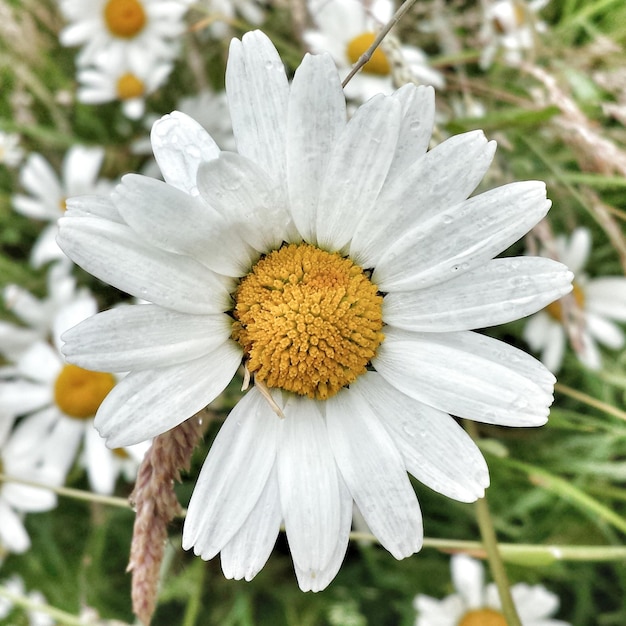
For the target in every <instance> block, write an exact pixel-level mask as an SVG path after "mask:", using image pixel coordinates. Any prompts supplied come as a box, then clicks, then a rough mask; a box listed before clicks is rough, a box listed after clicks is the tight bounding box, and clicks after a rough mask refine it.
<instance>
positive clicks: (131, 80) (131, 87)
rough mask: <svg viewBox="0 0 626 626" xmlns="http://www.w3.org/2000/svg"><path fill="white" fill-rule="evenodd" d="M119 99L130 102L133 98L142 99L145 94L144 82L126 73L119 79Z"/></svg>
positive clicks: (117, 88) (117, 87)
mask: <svg viewBox="0 0 626 626" xmlns="http://www.w3.org/2000/svg"><path fill="white" fill-rule="evenodd" d="M116 91H117V97H118V98H119V99H120V100H130V99H131V98H140V97H141V96H143V94H144V92H145V87H144V84H143V81H142V80H141V79H140V78H137V77H136V76H135V75H134V74H131V73H130V72H126V74H122V75H121V76H120V77H119V78H118V79H117V85H116Z"/></svg>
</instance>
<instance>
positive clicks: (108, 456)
mask: <svg viewBox="0 0 626 626" xmlns="http://www.w3.org/2000/svg"><path fill="white" fill-rule="evenodd" d="M86 426H87V428H86V430H85V447H84V455H85V464H86V466H87V477H88V478H89V486H90V487H91V488H92V489H93V490H94V491H95V492H96V493H101V494H105V495H111V494H112V493H113V490H114V489H115V479H116V478H117V472H116V471H115V463H114V458H113V452H112V451H111V450H109V449H108V448H107V447H106V444H105V442H104V439H102V437H100V435H99V434H98V431H97V430H96V429H95V428H94V427H93V424H88V425H86Z"/></svg>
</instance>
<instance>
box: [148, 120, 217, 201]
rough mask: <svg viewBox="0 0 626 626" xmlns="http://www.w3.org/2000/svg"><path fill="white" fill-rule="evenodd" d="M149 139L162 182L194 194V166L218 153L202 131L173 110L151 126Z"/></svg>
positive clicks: (215, 146) (195, 171) (196, 171)
mask: <svg viewBox="0 0 626 626" xmlns="http://www.w3.org/2000/svg"><path fill="white" fill-rule="evenodd" d="M150 140H151V141H152V150H153V151H154V158H155V159H156V162H157V163H158V165H159V168H160V169H161V173H162V174H163V179H164V180H165V182H166V183H168V184H169V185H172V186H173V187H176V188H177V189H180V190H181V191H184V192H185V193H188V194H191V195H197V193H198V191H197V188H196V177H197V174H198V167H199V166H200V164H201V163H204V162H206V161H210V160H211V159H215V158H217V156H218V155H219V153H220V149H219V148H218V147H217V144H216V143H215V142H214V141H213V139H212V138H211V136H210V135H209V134H208V133H207V132H206V130H205V129H204V128H203V127H202V126H201V125H200V124H198V122H196V121H195V120H193V119H191V118H190V117H189V116H188V115H185V114H184V113H181V112H180V111H173V112H172V113H170V114H169V115H164V116H163V117H162V118H161V119H160V120H157V121H156V122H155V123H154V125H153V126H152V132H151V134H150Z"/></svg>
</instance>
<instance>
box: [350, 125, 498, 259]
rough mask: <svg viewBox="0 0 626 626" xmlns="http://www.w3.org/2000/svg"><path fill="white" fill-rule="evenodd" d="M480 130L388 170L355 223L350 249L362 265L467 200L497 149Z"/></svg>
mask: <svg viewBox="0 0 626 626" xmlns="http://www.w3.org/2000/svg"><path fill="white" fill-rule="evenodd" d="M495 148H496V146H495V142H487V139H486V138H485V136H484V134H483V133H482V131H473V132H471V133H464V134H463V135H456V136H454V137H451V138H450V139H448V140H446V141H444V142H443V143H441V144H439V145H438V146H437V147H436V148H434V149H433V150H431V151H430V152H427V153H426V154H425V155H424V156H423V157H422V158H421V159H419V160H418V161H417V162H416V163H414V164H413V165H412V166H410V167H409V168H408V169H407V170H405V171H404V172H403V174H402V176H399V175H394V173H392V175H391V176H390V177H389V180H388V183H387V184H386V185H385V186H384V187H383V189H382V190H381V193H380V196H379V197H378V200H377V202H376V205H375V206H374V207H373V209H372V210H371V211H369V213H368V214H367V215H365V217H364V219H363V220H362V221H361V222H360V223H359V225H358V228H357V231H356V233H355V235H354V239H353V241H352V244H351V248H350V254H351V256H353V257H354V258H355V260H356V261H357V262H358V263H359V264H360V265H363V266H364V267H375V266H376V265H377V263H378V260H379V259H380V258H381V256H382V255H383V253H385V252H386V251H387V250H388V249H389V248H390V247H391V246H392V245H395V242H396V241H398V240H399V239H401V238H402V237H403V235H404V234H405V233H406V232H407V230H411V229H413V228H417V227H418V225H419V227H422V225H423V224H424V222H427V221H428V220H429V219H430V218H433V217H435V216H438V215H439V214H440V213H442V212H443V211H445V210H446V209H448V208H449V207H453V206H455V205H457V204H458V203H460V202H462V201H463V200H465V199H466V198H467V197H468V196H469V195H470V193H472V191H474V189H475V188H476V186H477V185H478V183H479V182H480V181H481V179H482V177H483V176H484V175H485V172H486V171H487V169H488V167H489V165H490V164H491V161H492V159H493V155H494V152H495Z"/></svg>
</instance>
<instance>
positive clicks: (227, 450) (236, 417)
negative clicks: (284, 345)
mask: <svg viewBox="0 0 626 626" xmlns="http://www.w3.org/2000/svg"><path fill="white" fill-rule="evenodd" d="M278 401H279V399H278ZM277 428H278V419H277V416H276V414H275V413H274V412H273V410H272V408H271V407H270V405H269V404H268V402H267V400H266V399H265V398H264V397H263V396H262V395H261V393H260V392H259V391H258V390H257V389H255V388H253V389H251V390H250V391H249V392H248V393H247V394H246V395H245V396H244V397H243V398H242V399H241V400H240V401H239V402H238V403H237V405H236V406H235V408H234V409H233V410H232V411H231V413H230V415H229V416H228V417H227V418H226V421H225V422H224V424H223V425H222V427H221V428H220V431H219V433H218V434H217V437H216V438H215V441H214V442H213V445H212V446H211V450H210V452H209V455H208V456H207V459H206V461H205V462H204V465H203V467H202V471H201V472H200V476H199V477H198V481H197V482H196V487H195V489H194V492H193V494H192V496H191V501H190V502H189V508H188V510H187V517H186V519H185V527H184V529H183V548H184V549H185V550H188V549H190V548H192V547H193V549H194V552H195V554H197V555H200V556H202V558H203V559H211V558H213V557H214V556H215V555H216V554H217V553H218V552H219V551H220V550H221V549H222V548H223V547H224V546H225V545H226V544H227V543H228V542H229V541H230V540H231V539H232V538H233V537H234V536H235V534H236V533H237V532H238V531H239V529H240V528H241V527H242V526H243V525H244V523H245V522H246V519H247V518H248V516H249V515H250V513H251V512H252V510H253V508H254V506H255V504H256V503H257V502H258V500H259V498H260V497H261V494H262V493H263V490H264V489H265V486H266V484H267V481H268V480H269V478H270V474H271V472H272V468H273V467H274V463H275V459H276V443H277Z"/></svg>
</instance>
